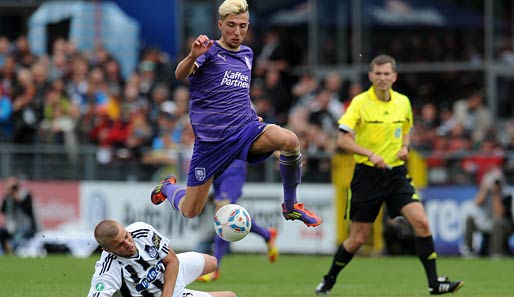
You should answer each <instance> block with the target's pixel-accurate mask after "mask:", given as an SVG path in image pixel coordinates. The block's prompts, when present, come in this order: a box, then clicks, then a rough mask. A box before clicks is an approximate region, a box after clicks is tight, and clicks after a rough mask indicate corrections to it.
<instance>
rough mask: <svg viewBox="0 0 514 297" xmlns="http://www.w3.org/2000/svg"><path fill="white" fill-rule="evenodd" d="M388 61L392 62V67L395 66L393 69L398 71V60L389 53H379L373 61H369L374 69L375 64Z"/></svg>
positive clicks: (382, 63)
mask: <svg viewBox="0 0 514 297" xmlns="http://www.w3.org/2000/svg"><path fill="white" fill-rule="evenodd" d="M387 63H391V67H392V68H393V71H394V72H396V60H395V59H394V58H393V57H391V56H389V55H383V54H382V55H378V56H376V57H375V58H374V59H373V60H371V63H369V66H370V69H371V70H373V67H375V65H384V64H387Z"/></svg>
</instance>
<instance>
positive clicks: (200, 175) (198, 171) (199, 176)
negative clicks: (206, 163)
mask: <svg viewBox="0 0 514 297" xmlns="http://www.w3.org/2000/svg"><path fill="white" fill-rule="evenodd" d="M195 177H196V180H197V181H202V180H204V179H205V168H203V167H196V168H195Z"/></svg>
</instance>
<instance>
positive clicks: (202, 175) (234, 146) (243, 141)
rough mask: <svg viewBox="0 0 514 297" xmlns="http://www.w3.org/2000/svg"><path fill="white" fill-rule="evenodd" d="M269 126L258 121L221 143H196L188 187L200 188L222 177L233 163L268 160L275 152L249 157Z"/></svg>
mask: <svg viewBox="0 0 514 297" xmlns="http://www.w3.org/2000/svg"><path fill="white" fill-rule="evenodd" d="M266 126H267V124H265V123H260V122H258V121H255V122H251V123H249V124H248V125H246V126H245V127H244V128H242V129H241V130H239V131H238V132H237V133H235V134H234V135H232V136H230V137H229V138H227V139H225V140H223V141H220V142H200V141H199V142H195V145H194V147H193V156H192V157H191V165H190V167H189V175H188V177H187V185H188V186H190V187H192V186H199V185H202V184H204V183H205V182H206V181H207V180H208V179H209V178H211V177H212V176H218V175H221V174H222V173H223V172H224V171H225V169H227V168H228V167H229V166H230V164H231V163H232V161H234V160H236V159H239V160H243V161H245V162H246V163H249V164H256V163H259V162H262V161H264V160H266V159H267V158H268V157H269V156H271V154H273V151H271V152H269V153H264V154H259V155H249V153H248V151H249V150H250V146H251V145H252V143H253V142H254V141H255V139H257V137H258V136H259V135H261V134H262V132H264V128H265V127H266Z"/></svg>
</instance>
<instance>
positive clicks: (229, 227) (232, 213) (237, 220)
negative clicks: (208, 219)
mask: <svg viewBox="0 0 514 297" xmlns="http://www.w3.org/2000/svg"><path fill="white" fill-rule="evenodd" d="M250 228H252V219H251V218H250V215H249V214H248V211H247V210H246V209H245V208H244V207H242V206H241V205H237V204H227V205H225V206H223V207H221V208H220V209H218V211H217V212H216V215H215V216H214V230H215V231H216V234H218V236H219V237H221V238H222V239H224V240H226V241H230V242H234V241H238V240H241V239H243V238H244V237H245V236H246V235H247V234H248V233H249V232H250Z"/></svg>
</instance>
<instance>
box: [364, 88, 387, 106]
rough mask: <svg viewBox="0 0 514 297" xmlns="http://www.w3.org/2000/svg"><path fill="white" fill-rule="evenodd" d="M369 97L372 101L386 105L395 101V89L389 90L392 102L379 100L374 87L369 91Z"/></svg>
mask: <svg viewBox="0 0 514 297" xmlns="http://www.w3.org/2000/svg"><path fill="white" fill-rule="evenodd" d="M368 96H369V98H371V100H376V101H380V102H384V103H387V102H391V101H393V89H389V98H391V100H389V101H382V100H380V99H378V97H377V94H375V87H373V86H371V87H370V88H369V89H368Z"/></svg>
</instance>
